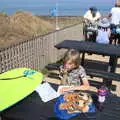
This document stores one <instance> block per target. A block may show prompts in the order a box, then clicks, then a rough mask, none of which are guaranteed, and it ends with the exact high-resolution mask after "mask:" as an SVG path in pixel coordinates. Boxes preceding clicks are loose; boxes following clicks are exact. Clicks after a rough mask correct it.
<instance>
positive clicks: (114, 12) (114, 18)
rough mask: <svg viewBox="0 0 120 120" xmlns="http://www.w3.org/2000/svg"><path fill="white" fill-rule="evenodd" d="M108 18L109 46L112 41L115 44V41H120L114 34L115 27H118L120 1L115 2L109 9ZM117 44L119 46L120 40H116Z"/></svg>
mask: <svg viewBox="0 0 120 120" xmlns="http://www.w3.org/2000/svg"><path fill="white" fill-rule="evenodd" d="M108 18H109V19H110V21H111V25H110V28H111V39H110V44H112V42H113V40H114V42H115V44H116V40H117V39H120V38H119V35H118V34H117V32H116V29H117V26H119V25H120V0H116V2H115V6H114V7H113V8H112V9H111V11H110V13H109V15H108ZM118 43H119V44H120V40H118Z"/></svg>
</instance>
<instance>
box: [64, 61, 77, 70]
mask: <svg viewBox="0 0 120 120" xmlns="http://www.w3.org/2000/svg"><path fill="white" fill-rule="evenodd" d="M75 67H76V65H75V64H74V63H73V62H72V61H70V60H68V61H66V62H65V64H64V68H65V69H67V70H72V69H73V68H75Z"/></svg>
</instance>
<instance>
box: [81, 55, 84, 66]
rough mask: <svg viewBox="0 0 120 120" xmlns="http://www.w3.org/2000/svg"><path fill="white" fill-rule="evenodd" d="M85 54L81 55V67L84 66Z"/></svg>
mask: <svg viewBox="0 0 120 120" xmlns="http://www.w3.org/2000/svg"><path fill="white" fill-rule="evenodd" d="M84 60H85V53H82V59H81V65H82V66H84Z"/></svg>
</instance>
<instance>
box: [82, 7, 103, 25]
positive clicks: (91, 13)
mask: <svg viewBox="0 0 120 120" xmlns="http://www.w3.org/2000/svg"><path fill="white" fill-rule="evenodd" d="M83 17H84V19H85V21H89V22H91V23H94V22H95V21H97V20H99V19H100V18H101V14H100V12H99V11H98V10H97V8H96V7H90V8H89V10H88V11H87V12H86V13H85V14H84V16H83Z"/></svg>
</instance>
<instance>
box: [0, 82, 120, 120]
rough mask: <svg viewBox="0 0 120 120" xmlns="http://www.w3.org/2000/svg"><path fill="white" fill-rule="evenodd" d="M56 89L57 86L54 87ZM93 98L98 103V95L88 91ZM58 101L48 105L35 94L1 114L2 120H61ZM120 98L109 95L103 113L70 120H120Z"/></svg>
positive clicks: (84, 115) (98, 112)
mask: <svg viewBox="0 0 120 120" xmlns="http://www.w3.org/2000/svg"><path fill="white" fill-rule="evenodd" d="M52 87H53V88H54V89H56V87H57V86H56V85H54V84H53V85H52ZM86 92H88V93H90V94H91V95H92V97H93V100H94V103H95V105H97V104H96V101H97V93H95V92H92V91H86ZM55 102H56V99H54V100H51V101H49V102H47V103H44V102H42V100H41V98H40V96H39V95H38V94H37V93H36V92H33V93H32V94H31V95H29V96H28V97H26V98H25V99H24V100H22V101H20V102H19V103H17V104H16V105H14V106H12V107H11V108H9V109H7V110H5V111H3V112H2V113H1V117H2V120H59V119H58V118H56V115H55V112H54V105H55ZM119 113H120V97H118V96H116V95H115V94H111V93H110V94H109V96H108V97H107V99H106V101H105V103H104V109H103V111H99V110H97V109H96V112H95V113H82V114H80V115H78V116H77V117H73V118H71V119H70V120H120V114H119Z"/></svg>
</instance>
